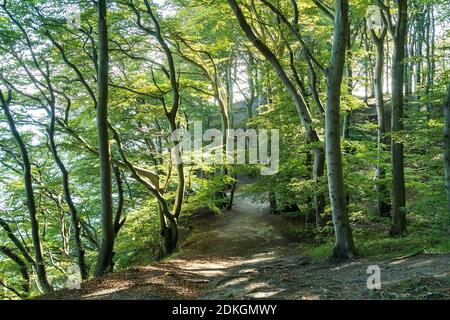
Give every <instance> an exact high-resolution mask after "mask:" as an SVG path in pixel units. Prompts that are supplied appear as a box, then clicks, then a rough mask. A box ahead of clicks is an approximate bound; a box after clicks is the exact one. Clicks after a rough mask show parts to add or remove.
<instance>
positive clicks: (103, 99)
mask: <svg viewBox="0 0 450 320" xmlns="http://www.w3.org/2000/svg"><path fill="white" fill-rule="evenodd" d="M97 6H98V9H97V15H98V54H99V60H100V61H99V66H98V76H97V90H98V99H97V100H98V103H97V132H98V151H99V159H100V187H101V199H102V203H101V211H102V233H103V239H102V240H103V241H102V246H101V248H100V252H99V256H98V259H97V265H96V267H95V273H94V276H96V277H99V276H101V275H103V274H104V273H105V272H107V269H108V267H109V265H110V263H111V259H112V252H113V248H114V239H115V234H114V225H113V205H112V181H111V178H112V175H111V156H110V149H109V138H108V127H109V126H108V72H109V53H108V27H107V21H106V0H98V3H97Z"/></svg>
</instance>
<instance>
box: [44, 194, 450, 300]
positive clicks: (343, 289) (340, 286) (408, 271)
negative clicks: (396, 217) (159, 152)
mask: <svg viewBox="0 0 450 320" xmlns="http://www.w3.org/2000/svg"><path fill="white" fill-rule="evenodd" d="M268 211H269V207H268V204H267V203H255V202H252V201H250V200H249V199H246V198H244V197H243V196H242V195H241V194H239V193H238V194H237V195H236V199H235V208H234V209H233V210H232V211H229V212H225V213H223V214H222V215H220V216H208V217H202V218H197V219H195V221H194V226H193V234H192V235H191V236H190V237H189V238H188V239H187V240H186V241H184V242H183V243H182V245H181V253H180V254H178V255H176V256H175V257H172V258H170V259H167V260H165V261H162V262H160V263H156V264H153V265H149V266H143V267H138V268H133V269H127V270H123V271H120V272H117V273H114V274H111V275H108V276H106V277H104V278H102V279H94V280H91V281H88V282H86V283H84V284H83V286H82V289H81V290H72V291H69V290H63V291H59V292H57V293H55V294H53V295H50V296H47V297H45V298H50V299H351V298H353V299H380V298H383V299H402V298H419V299H427V298H428V299H448V298H450V257H449V255H418V256H415V257H410V258H404V259H398V260H391V261H375V262H374V261H371V262H369V261H364V260H360V261H356V262H352V263H349V264H340V265H335V264H329V263H328V262H322V263H312V262H311V261H310V260H309V259H308V258H306V257H304V256H302V255H301V253H300V250H299V249H298V246H297V245H296V243H297V241H294V240H295V239H291V238H289V236H288V235H286V233H285V232H283V230H285V228H284V226H285V224H286V223H288V222H287V221H286V220H283V218H281V217H279V216H275V215H271V214H269V213H268ZM369 265H378V266H380V268H381V280H382V289H381V290H375V291H374V290H368V289H367V286H366V281H367V277H368V276H369V275H368V274H367V267H368V266H369Z"/></svg>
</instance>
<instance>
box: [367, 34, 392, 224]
mask: <svg viewBox="0 0 450 320" xmlns="http://www.w3.org/2000/svg"><path fill="white" fill-rule="evenodd" d="M370 32H371V35H372V39H373V42H374V43H375V47H376V64H375V99H376V105H377V120H378V127H377V132H378V135H377V147H378V159H377V168H376V181H377V183H376V190H377V214H378V215H379V216H381V217H388V216H389V215H390V210H391V206H390V204H389V200H388V199H389V191H388V189H387V188H386V185H385V184H384V182H382V181H383V180H384V179H385V178H386V169H385V168H384V166H383V163H382V162H383V157H382V154H383V151H385V150H386V145H387V137H386V135H385V134H386V119H385V112H384V97H383V66H384V39H385V37H386V32H387V28H384V29H383V30H382V31H381V34H380V36H377V35H376V34H375V31H374V30H371V31H370Z"/></svg>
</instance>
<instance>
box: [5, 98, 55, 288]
mask: <svg viewBox="0 0 450 320" xmlns="http://www.w3.org/2000/svg"><path fill="white" fill-rule="evenodd" d="M10 97H11V96H10V95H8V98H5V97H4V96H3V93H2V92H1V91H0V100H1V101H0V102H1V105H2V109H3V112H4V114H5V117H6V121H7V122H8V126H9V129H10V131H11V134H12V136H13V137H14V140H15V141H16V143H17V146H18V147H19V150H20V154H21V157H22V165H23V166H22V167H23V180H24V184H25V191H26V198H27V209H28V213H29V216H30V224H31V238H32V241H33V248H34V256H35V257H34V261H35V263H34V265H35V268H36V275H37V277H38V281H39V285H40V287H41V289H42V291H43V292H44V293H49V292H51V291H53V288H52V286H51V285H50V283H49V282H48V279H47V272H46V269H45V264H44V258H43V254H42V246H41V239H40V235H39V223H38V220H37V209H36V202H35V199H34V188H33V177H32V174H31V163H30V158H29V156H28V151H27V148H26V146H25V143H24V142H23V140H22V137H21V136H20V134H19V131H18V130H17V127H16V124H15V122H14V119H13V117H12V115H11V111H10V110H9V103H10V100H11V99H10Z"/></svg>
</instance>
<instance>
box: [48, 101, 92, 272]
mask: <svg viewBox="0 0 450 320" xmlns="http://www.w3.org/2000/svg"><path fill="white" fill-rule="evenodd" d="M52 110H53V111H52V120H51V124H50V128H49V131H48V135H49V141H50V149H51V152H52V155H53V159H54V160H55V162H56V164H57V166H58V168H59V170H60V171H61V175H62V185H63V192H64V199H65V201H66V203H67V206H68V207H69V212H70V218H71V222H72V228H73V237H74V242H75V251H76V253H77V259H78V266H79V268H80V273H81V278H82V279H87V278H88V267H87V264H86V261H85V258H84V254H85V251H84V248H83V243H82V241H81V226H80V220H79V218H78V211H77V208H76V207H75V204H74V203H73V200H72V195H71V192H70V186H69V172H68V171H67V169H66V167H65V165H64V163H63V162H62V160H61V158H60V157H59V154H58V150H57V147H56V143H55V137H54V133H55V120H56V118H55V113H54V107H52Z"/></svg>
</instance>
